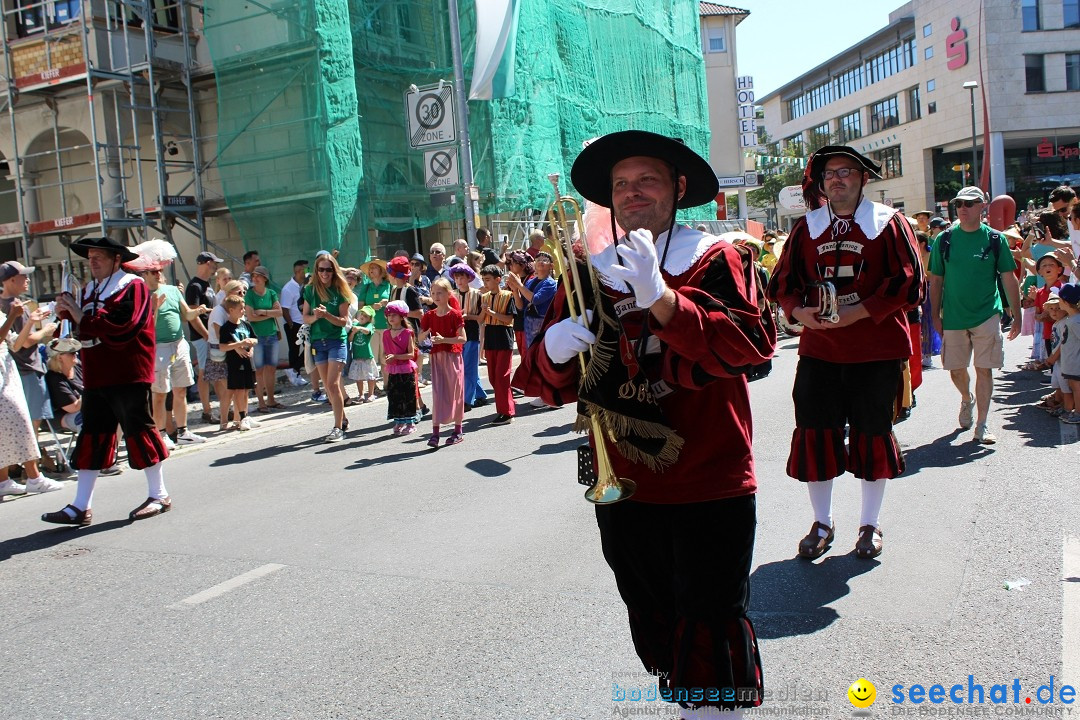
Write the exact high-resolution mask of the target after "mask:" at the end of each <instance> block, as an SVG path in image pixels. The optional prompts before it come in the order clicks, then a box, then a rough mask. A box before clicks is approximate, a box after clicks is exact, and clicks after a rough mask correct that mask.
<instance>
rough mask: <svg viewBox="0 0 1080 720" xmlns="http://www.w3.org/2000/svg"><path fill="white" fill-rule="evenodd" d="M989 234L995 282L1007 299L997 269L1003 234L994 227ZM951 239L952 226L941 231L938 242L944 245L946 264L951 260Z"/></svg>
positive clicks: (943, 252)
mask: <svg viewBox="0 0 1080 720" xmlns="http://www.w3.org/2000/svg"><path fill="white" fill-rule="evenodd" d="M989 236H990V249H991V252H993V253H994V270H993V272H994V284H995V285H996V286H997V291H998V295H999V296H1000V297H1001V299H1002V300H1003V301H1004V299H1005V288H1004V287H1003V286H1002V284H1001V273H1000V272H998V269H997V266H998V260H999V259H1000V258H1001V237H1002V236H1001V233H999V232H998V231H997V230H994V229H993V228H991V229H990V232H989ZM951 239H952V228H951V227H950V228H946V229H945V230H944V231H943V232H942V233H941V235H940V236H939V237H938V240H937V242H939V243H942V245H941V259H942V260H944V261H945V263H946V264H948V262H949V242H950V240H951Z"/></svg>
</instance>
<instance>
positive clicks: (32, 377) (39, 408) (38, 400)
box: [19, 372, 53, 420]
mask: <svg viewBox="0 0 1080 720" xmlns="http://www.w3.org/2000/svg"><path fill="white" fill-rule="evenodd" d="M19 377H20V378H22V387H23V395H24V396H25V397H26V406H27V407H28V408H29V409H30V419H31V420H52V418H53V411H52V403H51V402H50V401H49V390H48V389H47V388H46V387H45V376H44V375H38V374H37V373H36V372H29V373H20V375H19Z"/></svg>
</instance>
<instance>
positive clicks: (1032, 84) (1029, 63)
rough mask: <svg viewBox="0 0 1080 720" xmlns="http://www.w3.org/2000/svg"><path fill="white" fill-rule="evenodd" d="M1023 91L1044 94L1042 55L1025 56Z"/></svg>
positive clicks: (1044, 80) (1044, 75) (1044, 73)
mask: <svg viewBox="0 0 1080 720" xmlns="http://www.w3.org/2000/svg"><path fill="white" fill-rule="evenodd" d="M1024 70H1025V76H1026V86H1025V89H1026V91H1027V92H1029V93H1033V92H1046V72H1045V67H1044V63H1043V56H1042V55H1025V56H1024Z"/></svg>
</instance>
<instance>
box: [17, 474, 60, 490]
mask: <svg viewBox="0 0 1080 720" xmlns="http://www.w3.org/2000/svg"><path fill="white" fill-rule="evenodd" d="M63 488H64V484H63V483H59V482H57V481H55V480H53V479H52V478H47V477H45V476H44V475H42V476H41V477H36V478H34V479H33V480H27V481H26V492H28V493H47V492H53V491H54V490H62V489H63Z"/></svg>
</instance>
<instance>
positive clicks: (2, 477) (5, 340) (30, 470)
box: [0, 301, 63, 496]
mask: <svg viewBox="0 0 1080 720" xmlns="http://www.w3.org/2000/svg"><path fill="white" fill-rule="evenodd" d="M24 312H25V310H24V309H23V306H22V304H21V303H19V302H18V301H16V302H15V303H14V304H13V305H12V306H11V317H8V316H6V315H5V314H4V313H3V312H0V496H2V495H21V494H23V493H26V492H35V493H39V492H49V491H51V490H59V489H60V488H61V487H63V486H62V485H61V484H60V483H58V482H56V481H55V480H51V479H49V478H47V477H45V476H43V475H42V474H41V473H40V472H39V471H38V453H39V450H38V446H37V438H36V437H35V436H34V426H33V425H32V424H31V423H30V411H29V410H28V409H27V407H26V398H25V397H24V396H23V389H22V380H21V379H20V378H19V371H18V369H17V368H16V367H15V360H14V358H12V357H11V348H10V345H11V344H12V343H13V342H15V338H16V335H15V333H13V332H11V326H12V325H13V324H14V322H15V319H16V318H17V317H18V316H19V315H21V314H22V313H24ZM40 314H44V313H40ZM38 315H39V313H32V314H31V315H30V320H31V322H28V323H26V324H25V325H24V326H23V333H29V332H30V329H31V328H33V326H34V323H36V322H37V321H38V320H39V319H40V317H38ZM9 465H22V466H23V467H24V469H25V471H26V476H27V478H30V479H29V480H28V481H27V483H26V485H23V484H22V483H17V482H15V481H14V480H12V479H10V478H9V477H8V470H7V469H8V466H9Z"/></svg>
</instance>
